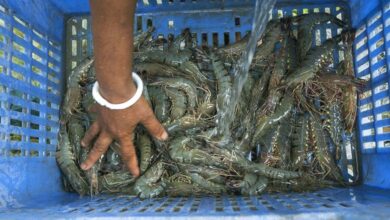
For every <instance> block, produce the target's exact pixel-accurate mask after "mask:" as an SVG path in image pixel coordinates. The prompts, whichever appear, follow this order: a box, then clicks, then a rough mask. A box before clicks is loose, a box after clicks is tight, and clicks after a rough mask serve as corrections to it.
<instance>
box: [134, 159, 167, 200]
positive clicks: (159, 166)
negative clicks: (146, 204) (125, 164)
mask: <svg viewBox="0 0 390 220" xmlns="http://www.w3.org/2000/svg"><path fill="white" fill-rule="evenodd" d="M164 170H165V169H164V164H163V162H162V161H157V162H156V163H155V164H153V165H152V166H151V167H150V168H149V169H148V170H147V171H146V172H145V174H143V175H142V176H141V177H139V178H138V179H137V180H136V182H135V184H134V187H133V192H134V194H135V195H138V196H139V197H140V198H141V199H146V198H153V197H156V196H158V195H160V194H161V193H162V192H163V191H164V188H165V184H164V183H163V182H162V181H160V179H161V176H162V175H163V172H164Z"/></svg>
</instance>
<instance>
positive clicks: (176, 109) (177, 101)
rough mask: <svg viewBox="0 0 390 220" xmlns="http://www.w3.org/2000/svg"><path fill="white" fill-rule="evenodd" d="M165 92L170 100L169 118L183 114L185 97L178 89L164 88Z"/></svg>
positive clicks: (179, 116)
mask: <svg viewBox="0 0 390 220" xmlns="http://www.w3.org/2000/svg"><path fill="white" fill-rule="evenodd" d="M165 91H166V94H167V95H168V97H169V100H170V101H171V103H172V104H171V111H170V112H171V114H170V119H171V120H177V119H179V118H181V117H183V116H184V114H185V113H186V111H187V97H186V95H185V93H184V92H182V91H180V90H178V89H171V88H165Z"/></svg>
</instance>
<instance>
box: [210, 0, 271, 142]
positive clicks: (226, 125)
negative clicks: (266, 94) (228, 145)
mask: <svg viewBox="0 0 390 220" xmlns="http://www.w3.org/2000/svg"><path fill="white" fill-rule="evenodd" d="M275 2H276V0H256V5H255V12H254V17H253V25H252V31H251V36H250V38H249V42H248V44H247V47H246V50H245V51H243V53H242V55H241V58H240V60H239V61H238V63H237V65H236V66H235V67H234V81H233V88H232V90H230V99H227V100H225V102H224V103H223V106H222V108H221V111H220V113H219V115H218V121H217V126H218V127H217V131H218V135H220V136H221V137H222V140H221V141H222V142H225V141H228V140H229V139H230V138H231V133H230V125H231V123H232V122H233V120H234V112H235V109H236V106H237V103H238V102H239V98H240V95H241V91H242V88H243V86H244V84H245V82H246V80H247V79H248V72H249V67H250V65H251V63H252V59H253V55H254V53H255V50H256V46H257V42H258V40H259V39H260V37H261V36H262V35H263V33H264V31H265V28H266V25H267V23H268V19H269V15H270V14H269V12H270V11H271V10H272V9H273V7H274V5H275Z"/></svg>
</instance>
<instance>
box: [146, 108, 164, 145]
mask: <svg viewBox="0 0 390 220" xmlns="http://www.w3.org/2000/svg"><path fill="white" fill-rule="evenodd" d="M141 123H142V124H143V125H144V126H145V128H146V129H147V130H148V131H149V133H150V134H151V135H152V136H153V137H155V138H156V139H157V140H160V141H164V140H166V139H168V133H167V132H166V131H165V128H164V127H163V126H162V125H161V124H160V122H159V121H158V120H157V118H156V116H154V115H153V114H152V115H151V116H150V117H147V118H146V119H145V120H143V121H142V122H141Z"/></svg>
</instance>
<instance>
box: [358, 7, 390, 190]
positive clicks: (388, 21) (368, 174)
mask: <svg viewBox="0 0 390 220" xmlns="http://www.w3.org/2000/svg"><path fill="white" fill-rule="evenodd" d="M389 34H390V3H389V2H387V3H385V4H383V5H381V6H380V7H377V8H376V9H375V10H373V11H372V12H371V14H370V15H369V16H368V18H367V19H366V20H364V21H363V22H362V24H360V25H359V26H358V30H357V34H356V39H355V72H356V75H357V77H359V78H361V79H366V80H369V81H370V83H369V87H368V89H367V90H365V91H363V92H362V93H361V94H360V96H359V98H360V99H359V114H358V124H359V130H360V142H361V146H362V153H363V154H364V155H363V156H362V159H363V161H362V162H363V178H364V180H365V183H366V184H369V185H374V186H379V187H384V188H389V187H390V179H389V177H390V174H389V172H386V170H388V169H389V167H390V160H389V159H390V155H389V154H388V153H389V152H390V99H389V95H390V92H389V79H390V77H389V64H390V55H389V47H390V35H389Z"/></svg>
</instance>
